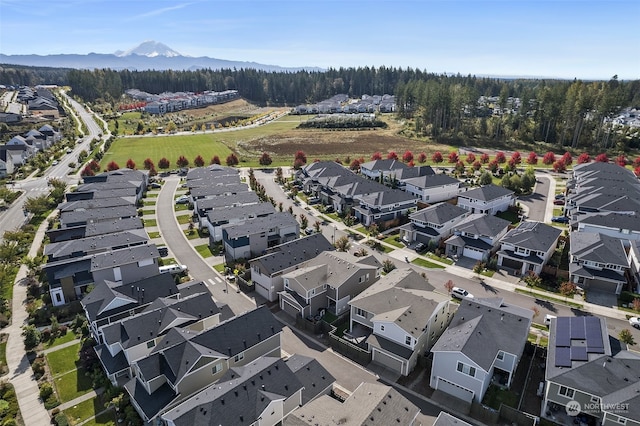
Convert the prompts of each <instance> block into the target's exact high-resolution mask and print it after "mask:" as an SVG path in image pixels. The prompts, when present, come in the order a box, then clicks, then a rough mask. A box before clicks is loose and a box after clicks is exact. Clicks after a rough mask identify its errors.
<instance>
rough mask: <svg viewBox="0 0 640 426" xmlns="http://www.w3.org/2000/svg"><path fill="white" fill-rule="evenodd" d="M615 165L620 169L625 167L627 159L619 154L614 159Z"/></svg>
mask: <svg viewBox="0 0 640 426" xmlns="http://www.w3.org/2000/svg"><path fill="white" fill-rule="evenodd" d="M616 164H617V165H618V166H620V167H626V165H627V157H625V156H624V154H620V155H618V156H617V157H616Z"/></svg>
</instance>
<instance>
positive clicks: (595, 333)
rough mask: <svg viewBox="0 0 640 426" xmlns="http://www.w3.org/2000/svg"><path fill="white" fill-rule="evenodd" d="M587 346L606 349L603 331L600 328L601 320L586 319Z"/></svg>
mask: <svg viewBox="0 0 640 426" xmlns="http://www.w3.org/2000/svg"><path fill="white" fill-rule="evenodd" d="M594 320H595V321H594ZM585 323H586V324H585V326H586V334H587V346H589V347H594V348H595V347H600V348H604V340H603V339H602V329H601V328H600V320H598V318H595V317H588V318H586V319H585Z"/></svg>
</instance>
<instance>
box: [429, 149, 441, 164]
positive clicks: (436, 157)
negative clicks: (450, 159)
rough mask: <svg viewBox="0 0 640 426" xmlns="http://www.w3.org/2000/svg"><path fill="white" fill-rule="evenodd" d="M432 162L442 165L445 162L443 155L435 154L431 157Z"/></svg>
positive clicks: (438, 152) (437, 152)
mask: <svg viewBox="0 0 640 426" xmlns="http://www.w3.org/2000/svg"><path fill="white" fill-rule="evenodd" d="M431 161H433V162H434V163H442V161H443V158H442V153H441V152H440V151H436V152H434V153H433V155H432V156H431Z"/></svg>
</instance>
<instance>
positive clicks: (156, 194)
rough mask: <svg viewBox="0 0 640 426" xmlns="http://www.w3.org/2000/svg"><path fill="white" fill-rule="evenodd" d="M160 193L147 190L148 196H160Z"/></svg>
mask: <svg viewBox="0 0 640 426" xmlns="http://www.w3.org/2000/svg"><path fill="white" fill-rule="evenodd" d="M158 195H160V193H158V192H147V198H158Z"/></svg>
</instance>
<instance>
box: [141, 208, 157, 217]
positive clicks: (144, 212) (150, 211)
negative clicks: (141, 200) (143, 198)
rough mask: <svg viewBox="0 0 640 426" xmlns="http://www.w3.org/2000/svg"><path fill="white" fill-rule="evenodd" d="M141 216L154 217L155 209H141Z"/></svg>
mask: <svg viewBox="0 0 640 426" xmlns="http://www.w3.org/2000/svg"><path fill="white" fill-rule="evenodd" d="M142 214H143V215H145V216H147V215H149V216H150V215H154V214H156V210H155V209H142Z"/></svg>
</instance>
